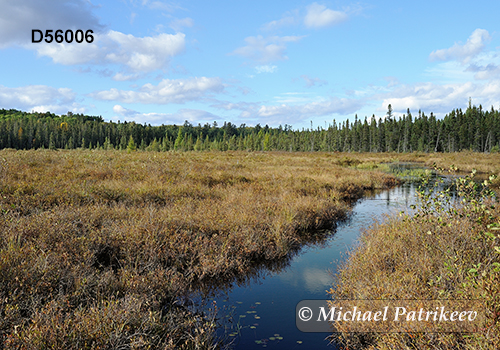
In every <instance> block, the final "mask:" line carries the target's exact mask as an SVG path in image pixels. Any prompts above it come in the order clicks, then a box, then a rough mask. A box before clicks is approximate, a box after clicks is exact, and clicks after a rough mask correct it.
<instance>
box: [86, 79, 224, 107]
mask: <svg viewBox="0 0 500 350" xmlns="http://www.w3.org/2000/svg"><path fill="white" fill-rule="evenodd" d="M223 91H224V84H223V83H222V81H221V80H220V79H219V78H207V77H200V78H197V77H196V78H190V79H177V80H170V79H164V80H162V81H161V82H160V83H159V84H158V85H156V86H155V85H152V84H149V83H148V84H145V85H143V86H142V88H140V89H139V91H131V90H128V91H126V90H118V89H115V88H113V89H110V90H104V91H98V92H94V93H92V94H91V96H92V97H94V98H96V99H98V100H106V101H120V102H123V103H147V104H168V103H185V102H189V101H200V100H204V99H207V98H209V97H210V96H211V94H214V93H221V92H223Z"/></svg>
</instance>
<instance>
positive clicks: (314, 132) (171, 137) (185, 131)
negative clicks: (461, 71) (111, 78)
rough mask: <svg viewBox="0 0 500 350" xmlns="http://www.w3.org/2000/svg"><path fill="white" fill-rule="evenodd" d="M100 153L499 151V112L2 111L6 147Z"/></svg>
mask: <svg viewBox="0 0 500 350" xmlns="http://www.w3.org/2000/svg"><path fill="white" fill-rule="evenodd" d="M3 148H14V149H37V148H49V149H58V148H60V149H74V148H90V149H95V148H102V149H128V150H136V149H137V150H147V151H169V150H179V151H190V150H195V151H203V150H220V151H226V150H250V151H292V152H293V151H306V152H310V151H326V152H334V151H339V152H412V151H420V152H457V151H461V150H471V151H475V152H498V151H499V149H500V112H499V111H498V110H495V109H494V108H493V106H492V107H491V109H490V110H484V109H483V108H482V106H479V107H476V106H473V105H472V104H471V102H470V101H469V106H468V108H467V109H466V110H465V112H464V111H463V110H462V109H455V110H453V111H451V112H450V113H448V114H447V115H446V116H445V117H444V118H442V119H438V118H436V117H435V116H434V114H433V113H430V115H426V114H425V113H423V112H421V111H419V112H418V114H417V115H412V113H411V112H410V110H409V109H408V110H407V113H406V114H403V115H402V116H398V117H396V116H394V113H393V110H392V108H391V105H389V106H388V110H387V114H386V115H385V116H384V118H380V117H379V118H378V119H377V118H376V117H375V115H373V116H372V117H371V118H367V117H365V118H364V119H360V118H358V117H357V115H356V116H355V117H354V120H352V119H347V120H346V121H344V122H342V123H337V122H336V121H335V120H333V123H332V124H330V125H329V126H328V127H327V128H323V127H317V128H313V127H312V125H311V128H310V129H302V130H293V129H292V127H291V126H289V125H286V124H285V126H281V125H280V126H279V127H277V128H272V127H269V126H267V125H266V126H261V125H260V124H258V125H256V126H252V127H250V126H246V125H245V124H241V125H240V126H236V125H234V124H232V123H230V122H225V123H224V125H222V126H218V125H217V123H216V122H214V123H213V124H209V123H207V124H205V125H200V124H198V125H197V126H195V125H192V124H191V123H189V122H188V121H186V122H185V123H184V125H161V126H151V125H146V124H138V123H135V122H105V121H104V119H103V118H102V117H100V116H88V115H83V114H72V113H71V112H68V114H67V115H61V116H58V115H55V114H53V113H50V112H46V113H36V112H33V113H27V112H22V111H18V110H15V109H10V110H6V109H1V110H0V149H3Z"/></svg>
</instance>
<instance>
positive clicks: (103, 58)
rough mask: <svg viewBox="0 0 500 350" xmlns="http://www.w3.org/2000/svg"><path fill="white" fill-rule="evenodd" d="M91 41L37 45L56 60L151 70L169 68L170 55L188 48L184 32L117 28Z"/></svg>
mask: <svg viewBox="0 0 500 350" xmlns="http://www.w3.org/2000/svg"><path fill="white" fill-rule="evenodd" d="M94 40H95V41H94V42H93V43H91V44H88V43H87V44H85V45H72V44H67V43H61V44H58V43H50V44H47V43H43V44H40V45H37V46H36V47H35V48H36V50H37V52H38V54H39V55H40V56H48V57H50V58H52V60H53V61H54V62H55V63H60V64H64V65H78V64H86V63H93V64H103V65H104V64H118V65H122V66H124V67H125V68H127V69H128V70H131V71H134V72H151V71H154V70H157V69H162V68H166V66H167V65H168V63H169V61H170V59H171V58H172V57H173V56H176V55H178V54H180V53H181V52H183V51H184V44H185V40H184V34H182V33H177V34H165V33H162V34H159V35H157V36H154V37H144V38H138V37H135V36H133V35H130V34H129V35H127V34H123V33H120V32H117V31H113V30H111V31H109V32H107V33H106V34H103V35H96V36H95V39H94Z"/></svg>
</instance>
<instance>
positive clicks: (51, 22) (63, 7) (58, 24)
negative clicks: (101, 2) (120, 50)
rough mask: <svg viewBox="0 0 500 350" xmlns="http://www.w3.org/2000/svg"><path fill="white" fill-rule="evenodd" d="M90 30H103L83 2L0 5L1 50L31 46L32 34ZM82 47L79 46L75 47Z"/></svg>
mask: <svg viewBox="0 0 500 350" xmlns="http://www.w3.org/2000/svg"><path fill="white" fill-rule="evenodd" d="M59 28H60V29H73V30H76V29H82V30H87V29H91V30H93V31H94V32H101V31H102V30H103V29H104V26H103V25H102V24H101V23H100V22H99V19H98V18H97V17H96V16H95V15H94V14H93V13H92V5H91V4H90V1H86V0H51V1H40V0H16V1H1V2H0V33H1V34H0V48H3V47H7V46H9V45H13V44H19V45H31V46H36V44H31V30H32V29H40V30H42V31H44V30H46V29H59ZM76 46H81V45H76Z"/></svg>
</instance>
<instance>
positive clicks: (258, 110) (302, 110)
mask: <svg viewBox="0 0 500 350" xmlns="http://www.w3.org/2000/svg"><path fill="white" fill-rule="evenodd" d="M304 100H305V99H304V98H301V97H300V96H299V97H298V98H297V97H294V93H292V97H290V96H289V97H288V99H287V101H288V102H290V103H282V104H280V105H265V104H258V103H220V104H218V105H214V106H213V107H216V108H222V109H225V110H240V111H241V113H240V115H239V120H240V121H241V122H253V123H266V124H270V125H278V124H294V123H301V122H304V121H307V120H309V119H310V118H313V117H323V116H331V115H333V114H341V115H349V114H351V113H354V112H356V111H358V110H359V109H360V108H361V107H362V106H363V104H364V102H363V101H361V100H359V99H347V98H337V97H331V98H329V99H327V100H324V99H322V100H318V101H312V102H305V103H304V102H303V101H304ZM297 101H301V102H303V103H294V102H297ZM309 101H310V99H309Z"/></svg>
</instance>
